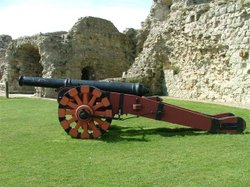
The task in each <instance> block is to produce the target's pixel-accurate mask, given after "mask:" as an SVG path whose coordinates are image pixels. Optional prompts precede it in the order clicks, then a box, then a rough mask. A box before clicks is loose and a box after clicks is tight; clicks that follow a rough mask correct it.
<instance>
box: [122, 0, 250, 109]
mask: <svg viewBox="0 0 250 187" xmlns="http://www.w3.org/2000/svg"><path fill="white" fill-rule="evenodd" d="M249 31H250V1H249V0H218V1H212V0H203V1H201V0H196V1H194V0H172V1H171V0H154V5H153V6H152V9H151V13H150V15H149V16H148V18H147V20H146V21H145V23H144V25H143V29H142V31H141V35H142V36H143V38H144V40H141V43H140V46H139V47H140V49H141V52H140V53H139V55H138V57H137V58H136V60H135V63H134V64H133V66H132V67H131V69H130V70H129V71H128V72H127V75H126V77H127V79H132V80H133V79H137V80H141V81H143V82H144V83H145V84H147V85H148V86H149V87H150V88H151V90H152V93H156V94H167V95H169V96H173V97H180V98H189V99H190V98H195V99H201V100H212V101H219V102H230V103H239V104H242V105H247V106H250V58H249V53H250V32H249ZM135 75H136V76H135Z"/></svg>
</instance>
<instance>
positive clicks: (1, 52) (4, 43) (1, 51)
mask: <svg viewBox="0 0 250 187" xmlns="http://www.w3.org/2000/svg"><path fill="white" fill-rule="evenodd" d="M11 40H12V38H11V37H10V36H8V35H0V80H1V79H3V74H4V71H5V70H6V62H5V53H6V50H7V48H8V46H9V43H10V42H11Z"/></svg>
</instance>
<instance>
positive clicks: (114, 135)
mask: <svg viewBox="0 0 250 187" xmlns="http://www.w3.org/2000/svg"><path fill="white" fill-rule="evenodd" d="M204 134H207V133H206V132H204V131H200V130H197V129H192V128H175V129H171V128H151V129H144V128H143V127H141V128H138V127H137V128H134V127H120V126H117V125H113V126H112V125H111V127H110V130H109V132H108V133H104V134H103V135H102V138H101V140H102V141H106V142H110V143H113V142H119V141H140V142H148V141H149V140H148V139H147V136H149V135H160V136H164V137H172V136H198V135H204Z"/></svg>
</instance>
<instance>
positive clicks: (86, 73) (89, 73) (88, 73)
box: [81, 66, 95, 80]
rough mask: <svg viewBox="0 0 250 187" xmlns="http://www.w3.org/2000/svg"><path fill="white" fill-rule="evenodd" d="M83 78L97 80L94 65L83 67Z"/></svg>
mask: <svg viewBox="0 0 250 187" xmlns="http://www.w3.org/2000/svg"><path fill="white" fill-rule="evenodd" d="M81 80H95V73H94V70H93V68H92V67H90V66H86V67H83V68H82V75H81Z"/></svg>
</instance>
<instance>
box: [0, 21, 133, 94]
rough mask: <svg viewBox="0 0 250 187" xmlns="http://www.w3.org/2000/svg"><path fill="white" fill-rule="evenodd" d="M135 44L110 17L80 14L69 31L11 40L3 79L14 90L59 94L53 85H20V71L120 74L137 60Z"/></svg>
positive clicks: (64, 75) (4, 57) (95, 76)
mask: <svg viewBox="0 0 250 187" xmlns="http://www.w3.org/2000/svg"><path fill="white" fill-rule="evenodd" d="M134 45H135V44H134V42H133V41H132V40H131V38H129V36H128V35H127V34H126V33H124V34H122V33H120V32H119V31H118V30H117V29H116V28H115V26H114V25H113V24H112V23H111V22H110V21H107V20H104V19H100V18H94V17H85V18H80V19H79V20H78V22H77V23H76V24H75V25H74V26H73V27H72V29H71V30H70V31H69V32H68V33H67V32H54V33H46V34H42V33H40V34H38V35H35V36H31V37H23V38H19V39H17V40H11V42H9V43H8V45H6V46H8V48H7V47H6V48H5V50H4V52H3V53H4V54H2V55H1V56H0V57H1V59H0V62H1V63H3V64H5V70H4V73H3V75H2V80H1V81H3V80H4V79H8V81H9V85H10V92H25V93H27V92H31V93H33V92H42V95H43V96H45V97H50V96H55V93H54V90H53V89H48V88H46V89H40V88H36V89H35V88H32V87H25V86H24V87H20V86H19V85H18V82H17V79H18V77H19V76H20V75H26V76H43V77H46V78H71V79H92V80H99V79H105V78H109V77H120V76H121V75H122V72H123V71H126V70H127V69H128V68H129V67H130V65H131V64H132V62H133V61H134V58H135V57H134V56H135V54H134V52H133V50H131V49H132V48H133V46H134ZM4 62H5V63H4Z"/></svg>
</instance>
